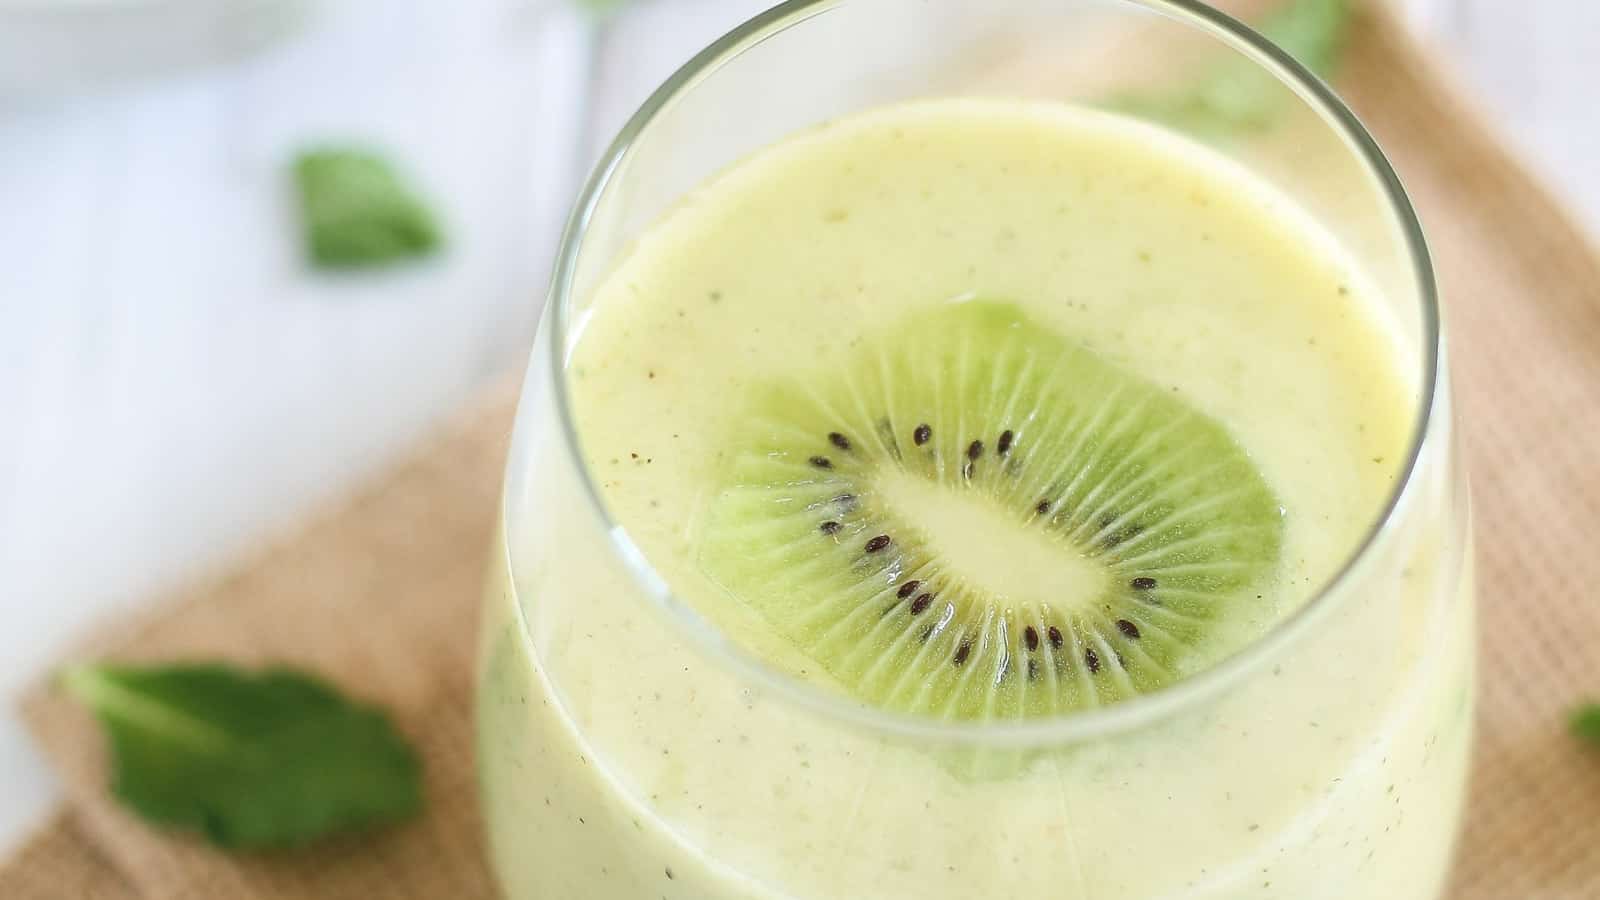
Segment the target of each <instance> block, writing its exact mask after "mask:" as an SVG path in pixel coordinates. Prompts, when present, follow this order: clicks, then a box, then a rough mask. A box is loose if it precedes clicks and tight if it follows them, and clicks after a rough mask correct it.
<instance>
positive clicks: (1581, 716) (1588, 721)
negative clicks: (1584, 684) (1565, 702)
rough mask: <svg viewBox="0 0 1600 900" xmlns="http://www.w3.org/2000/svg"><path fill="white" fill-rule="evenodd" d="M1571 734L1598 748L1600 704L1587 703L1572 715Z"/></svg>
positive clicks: (1599, 739) (1599, 743) (1599, 740)
mask: <svg viewBox="0 0 1600 900" xmlns="http://www.w3.org/2000/svg"><path fill="white" fill-rule="evenodd" d="M1569 724H1570V725H1571V728H1572V733H1573V734H1574V735H1576V736H1578V737H1580V738H1582V739H1583V740H1586V741H1588V742H1589V743H1591V744H1595V745H1596V746H1600V703H1587V704H1584V705H1583V706H1581V707H1579V708H1578V709H1577V710H1575V711H1574V712H1573V713H1572V719H1571V720H1570V723H1569Z"/></svg>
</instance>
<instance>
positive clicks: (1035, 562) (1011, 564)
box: [873, 467, 1110, 610]
mask: <svg viewBox="0 0 1600 900" xmlns="http://www.w3.org/2000/svg"><path fill="white" fill-rule="evenodd" d="M873 486H874V489H875V491H876V492H877V493H878V494H879V495H880V497H881V499H882V501H883V502H884V504H885V505H886V506H889V507H891V508H892V509H894V510H895V511H896V512H898V513H899V514H900V516H901V518H903V519H904V520H905V521H908V522H912V523H914V524H913V525H912V527H913V528H915V529H916V530H917V531H918V532H919V536H920V537H921V538H922V539H923V541H924V542H925V543H926V544H927V546H928V548H929V549H930V550H931V551H932V552H933V553H934V554H936V555H937V556H938V557H939V560H940V562H941V563H943V565H944V566H945V567H946V568H947V569H949V570H950V571H951V572H952V573H953V574H955V575H957V576H958V577H960V578H962V579H964V580H965V581H966V582H967V583H969V584H981V585H983V587H984V588H985V589H986V590H987V591H988V592H989V594H990V595H991V596H993V597H994V598H995V600H997V601H998V602H1000V603H1002V604H1008V605H1013V606H1026V607H1031V608H1034V609H1039V608H1043V607H1050V606H1053V607H1056V608H1058V609H1064V610H1074V609H1075V608H1077V607H1079V606H1081V607H1082V608H1085V609H1086V608H1088V606H1089V605H1091V604H1093V603H1095V602H1096V601H1098V600H1099V599H1100V597H1101V596H1102V595H1104V593H1105V590H1106V588H1107V586H1108V585H1109V581H1110V576H1109V574H1108V573H1107V571H1106V567H1105V565H1104V564H1103V563H1100V562H1097V561H1095V560H1093V559H1090V558H1089V557H1088V556H1087V555H1085V554H1084V553H1082V552H1080V551H1078V550H1077V549H1076V548H1074V547H1073V546H1072V545H1071V544H1070V543H1068V542H1066V541H1063V540H1061V539H1060V538H1059V537H1058V536H1057V535H1055V534H1053V533H1051V532H1047V531H1045V530H1043V529H1038V528H1028V527H1026V526H1025V523H1022V522H1019V521H1018V519H1017V517H1016V515H1015V513H1014V512H1013V511H1010V510H1003V509H1001V507H1000V505H999V504H998V503H996V502H995V501H994V500H993V499H991V498H989V497H986V496H983V495H982V494H979V493H977V492H975V491H971V490H965V489H963V488H962V487H961V486H959V485H944V484H935V483H933V482H930V481H929V480H927V479H925V478H921V477H918V476H916V475H912V474H910V473H908V472H906V471H904V470H903V469H898V468H890V467H884V468H883V469H882V470H880V473H879V474H878V475H877V476H876V477H875V478H874V485H873Z"/></svg>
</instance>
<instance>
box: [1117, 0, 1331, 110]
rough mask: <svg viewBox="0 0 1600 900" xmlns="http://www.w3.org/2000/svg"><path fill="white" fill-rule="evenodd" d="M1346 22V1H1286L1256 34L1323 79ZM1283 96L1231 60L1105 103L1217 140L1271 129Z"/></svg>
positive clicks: (1258, 73)
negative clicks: (1178, 83) (1162, 88)
mask: <svg viewBox="0 0 1600 900" xmlns="http://www.w3.org/2000/svg"><path fill="white" fill-rule="evenodd" d="M1349 23H1350V2H1349V0H1288V2H1287V3H1286V4H1285V5H1284V6H1283V7H1281V8H1280V9H1278V10H1277V11H1276V12H1274V13H1273V14H1272V15H1271V16H1269V17H1267V18H1266V19H1264V20H1263V21H1262V22H1261V25H1260V31H1261V34H1262V35H1263V36H1265V37H1266V38H1267V39H1268V40H1270V41H1272V42H1273V43H1275V44H1277V45H1278V46H1279V47H1281V48H1283V50H1284V51H1286V52H1287V53H1288V54H1289V55H1290V56H1293V57H1294V58H1295V59H1297V60H1299V62H1300V63H1301V64H1302V65H1304V66H1305V67H1306V68H1308V69H1310V70H1311V71H1312V72H1314V73H1316V74H1317V75H1318V76H1321V77H1324V78H1326V77H1328V76H1329V75H1330V74H1331V73H1332V72H1333V69H1334V67H1335V66H1336V65H1337V63H1338V60H1339V51H1340V50H1341V49H1342V47H1343V43H1344V36H1345V31H1346V29H1347V27H1348V25H1349ZM1285 97H1286V94H1285V88H1284V87H1283V86H1282V85H1281V84H1280V83H1279V82H1278V80H1277V79H1275V78H1273V77H1272V76H1271V75H1270V74H1268V73H1267V72H1265V71H1262V70H1261V69H1260V68H1258V67H1257V66H1256V65H1255V64H1254V63H1252V62H1250V61H1249V60H1246V59H1240V58H1232V59H1229V60H1227V61H1225V62H1222V63H1219V64H1217V65H1215V66H1213V67H1212V68H1211V69H1210V70H1209V71H1206V72H1201V73H1198V74H1197V75H1196V76H1195V78H1194V79H1193V80H1192V81H1191V83H1190V84H1189V85H1187V86H1186V87H1181V88H1174V89H1173V90H1172V91H1168V92H1156V93H1143V94H1127V95H1123V96H1120V97H1115V98H1113V99H1112V100H1111V102H1110V103H1109V104H1107V105H1108V106H1109V107H1110V108H1112V109H1115V110H1119V111H1121V112H1126V113H1129V114H1132V115H1134V116H1137V117H1139V118H1142V119H1147V120H1150V121H1155V122H1160V123H1162V124H1164V125H1167V126H1169V127H1172V128H1175V129H1178V130H1179V131H1185V132H1189V133H1191V134H1196V135H1199V136H1202V137H1221V136H1226V135H1228V134H1231V133H1234V132H1240V131H1255V130H1261V129H1264V128H1267V127H1269V126H1270V125H1271V124H1272V123H1273V121H1274V120H1275V119H1276V117H1277V115H1278V113H1279V112H1280V109H1281V105H1282V102H1283V100H1284V99H1285Z"/></svg>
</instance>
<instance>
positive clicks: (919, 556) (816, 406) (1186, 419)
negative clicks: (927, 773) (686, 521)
mask: <svg viewBox="0 0 1600 900" xmlns="http://www.w3.org/2000/svg"><path fill="white" fill-rule="evenodd" d="M750 399H751V406H750V408H749V411H748V414H747V415H745V416H743V417H741V420H740V423H739V426H738V428H737V431H736V433H735V434H734V435H732V436H731V437H730V439H729V441H728V442H727V444H726V445H725V447H726V449H727V451H728V456H729V460H728V463H727V465H726V471H727V476H726V478H727V480H726V483H725V484H723V485H721V486H720V487H721V489H720V490H719V491H718V493H717V495H716V498H715V499H714V500H713V501H712V505H711V509H710V511H709V514H708V516H707V518H706V526H705V529H706V530H705V532H704V534H703V536H702V542H701V546H702V548H703V549H702V552H701V557H700V558H701V565H702V567H703V568H704V569H705V571H706V572H707V574H708V575H710V576H711V577H712V578H713V580H715V581H716V582H718V583H719V584H720V585H722V586H723V587H724V588H725V589H726V590H728V591H729V592H730V593H732V594H733V595H734V596H735V597H737V598H738V599H739V600H740V601H742V602H744V603H747V604H749V605H750V606H751V607H753V608H754V610H755V611H756V612H758V613H759V614H760V615H761V616H762V617H763V618H765V619H766V620H767V621H768V622H769V623H770V624H771V625H772V627H774V628H775V629H776V630H777V631H778V632H780V633H781V634H782V635H783V636H784V637H786V638H788V639H789V640H792V641H793V642H795V643H796V644H797V645H798V646H799V647H800V649H801V650H802V651H803V652H804V654H805V655H806V656H808V657H809V658H811V659H814V660H815V661H816V662H817V663H818V664H819V665H820V666H821V667H822V668H824V669H825V670H826V671H827V672H828V673H830V674H831V675H832V676H833V677H834V678H835V679H836V680H837V681H838V682H839V683H840V684H841V685H843V686H844V687H845V688H846V689H847V690H849V691H850V692H852V693H853V694H855V695H856V696H857V697H859V698H860V699H862V700H863V701H866V702H868V703H871V704H874V705H878V706H881V707H885V708H889V709H893V710H898V711H904V712H910V713H917V714H926V715H929V716H935V717H939V718H945V719H962V720H972V719H988V718H1021V717H1030V716H1044V715H1054V714H1061V713H1067V712H1071V711H1074V710H1080V709H1085V708H1089V707H1094V706H1099V705H1104V704H1107V703H1112V702H1115V701H1117V700H1120V699H1123V698H1126V697H1130V696H1133V695H1136V694H1142V693H1148V692H1151V691H1155V690H1158V689H1160V688H1162V687H1163V686H1165V685H1168V684H1170V683H1172V682H1174V681H1176V680H1178V679H1179V678H1182V677H1184V676H1185V675H1187V674H1189V673H1190V672H1192V671H1194V670H1195V669H1196V668H1199V667H1201V666H1203V665H1205V664H1208V663H1209V662H1210V661H1213V660H1215V659H1216V658H1217V657H1218V656H1220V655H1223V653H1222V652H1219V651H1231V649H1236V648H1232V647H1224V646H1223V645H1224V644H1227V643H1228V642H1229V641H1230V640H1231V638H1230V637H1229V635H1236V634H1238V633H1239V621H1238V620H1240V619H1253V618H1254V617H1256V616H1257V615H1258V613H1259V610H1260V604H1251V603H1250V602H1249V599H1250V598H1254V597H1257V596H1258V595H1259V594H1260V593H1261V591H1262V588H1261V585H1262V583H1263V582H1265V581H1267V580H1268V579H1270V578H1271V577H1272V576H1273V575H1274V573H1275V571H1276V569H1277V566H1278V562H1279V554H1280V551H1281V545H1282V528H1283V525H1282V519H1283V513H1282V510H1281V508H1280V506H1279V503H1278V500H1277V497H1276V496H1275V495H1274V493H1273V491H1272V489H1271V488H1270V487H1269V486H1268V484H1267V483H1266V482H1265V480H1264V479H1263V478H1262V476H1261V474H1260V473H1259V472H1258V471H1257V468H1256V466H1255V465H1254V464H1253V463H1252V462H1251V460H1250V459H1249V457H1248V456H1247V455H1246V454H1245V452H1244V451H1243V450H1242V449H1241V448H1240V447H1239V445H1238V444H1237V443H1236V442H1235V440H1234V439H1233V437H1232V436H1231V435H1230V434H1229V432H1228V430H1227V429H1226V428H1225V427H1224V426H1223V425H1222V424H1221V423H1219V422H1218V421H1216V420H1215V419H1213V418H1210V417H1208V416H1206V415H1204V414H1202V413H1200V412H1198V411H1197V410H1195V409H1194V408H1192V407H1191V406H1190V405H1189V404H1188V403H1186V402H1185V401H1184V400H1183V399H1182V398H1181V397H1180V396H1179V395H1178V394H1177V393H1175V392H1174V391H1173V390H1172V389H1170V388H1163V387H1160V386H1158V385H1155V384H1153V383H1150V382H1149V381H1146V380H1144V379H1143V378H1141V377H1139V376H1137V375H1134V374H1132V373H1130V372H1128V371H1126V370H1124V369H1122V368H1121V367H1119V366H1116V365H1114V364H1112V363H1110V362H1108V361H1107V360H1105V359H1103V358H1102V357H1100V356H1098V355H1097V354H1095V353H1094V352H1092V351H1090V350H1088V349H1086V348H1084V347H1082V346H1080V345H1079V344H1077V343H1076V342H1074V341H1072V340H1070V339H1068V338H1067V337H1065V336H1064V335H1061V334H1059V333H1057V332H1055V331H1052V330H1051V329H1049V328H1047V327H1045V326H1042V325H1040V324H1038V323H1036V322H1034V321H1033V320H1031V319H1029V318H1028V317H1027V316H1026V315H1024V314H1023V313H1022V312H1021V311H1020V310H1019V309H1018V308H1017V307H1015V306H1013V305H1011V304H1008V303H1003V302H998V301H986V300H976V301H970V302H966V303H960V304H952V305H948V306H943V307H939V308H938V309H936V310H935V311H932V312H929V313H926V314H923V315H919V316H916V317H914V318H911V319H909V320H907V321H905V322H903V323H902V324H901V325H900V326H899V327H897V328H894V329H891V330H889V331H886V332H884V333H882V334H879V335H876V336H875V337H869V338H867V339H864V340H862V341H861V342H859V343H858V344H856V345H854V346H852V347H851V348H850V349H849V350H848V351H846V352H843V353H841V354H839V355H838V358H837V359H836V360H835V361H834V362H833V363H832V364H831V365H830V366H828V367H826V368H824V369H821V370H820V371H818V372H816V373H813V374H812V375H810V376H808V377H804V378H789V379H781V380H777V381H775V382H774V383H769V384H763V385H760V386H757V387H756V388H755V389H754V390H753V391H752V394H751V398H750Z"/></svg>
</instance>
